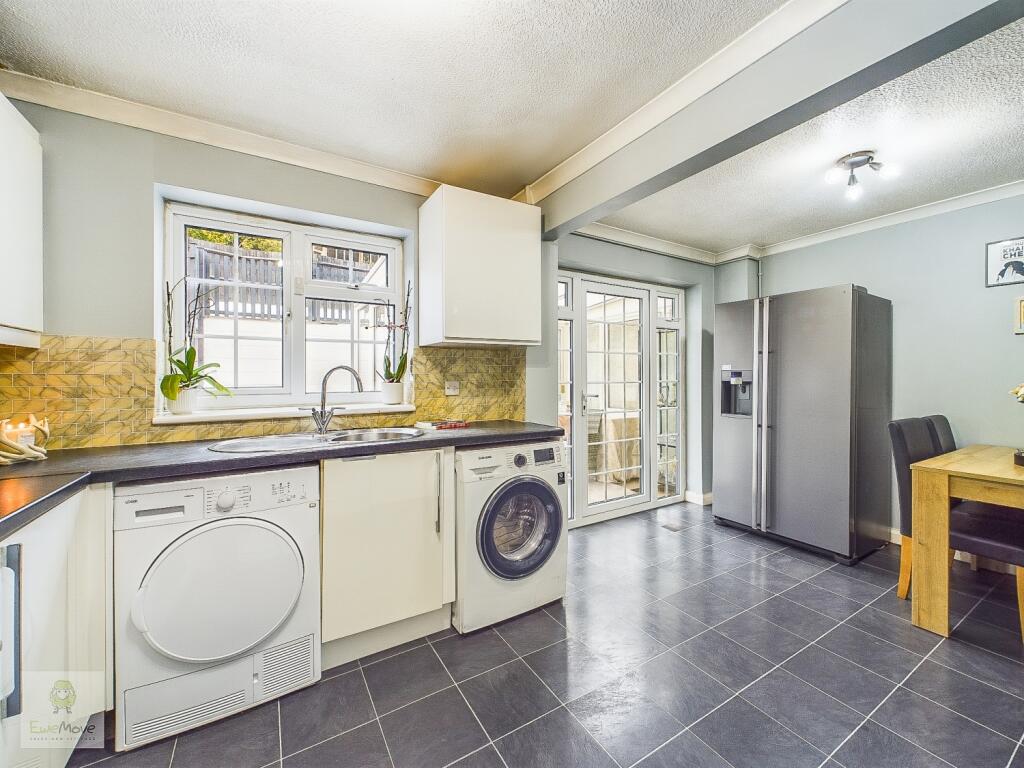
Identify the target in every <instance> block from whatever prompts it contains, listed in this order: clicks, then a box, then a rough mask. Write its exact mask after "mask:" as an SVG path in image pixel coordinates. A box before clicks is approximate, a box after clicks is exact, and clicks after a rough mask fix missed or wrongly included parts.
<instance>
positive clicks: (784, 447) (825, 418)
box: [712, 285, 892, 562]
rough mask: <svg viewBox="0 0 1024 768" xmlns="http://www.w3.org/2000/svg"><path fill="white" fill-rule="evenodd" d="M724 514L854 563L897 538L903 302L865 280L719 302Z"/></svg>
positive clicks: (716, 485)
mask: <svg viewBox="0 0 1024 768" xmlns="http://www.w3.org/2000/svg"><path fill="white" fill-rule="evenodd" d="M714 375H715V377H716V379H717V380H716V381H715V387H714V392H715V394H714V413H715V424H714V465H713V469H714V479H713V484H712V505H713V506H712V509H713V512H714V516H715V518H716V519H717V521H718V522H723V523H728V524H731V525H738V526H743V527H745V528H749V529H751V530H754V531H758V532H761V533H764V534H768V535H771V536H774V537H778V538H781V539H784V540H787V541H789V542H793V543H798V544H803V545H806V546H808V547H810V548H814V549H817V550H820V551H822V552H826V553H831V554H832V555H834V556H835V557H836V559H838V560H840V561H843V562H852V561H855V560H857V559H859V558H861V557H863V556H865V555H867V554H869V553H870V552H871V551H872V550H874V549H877V548H878V547H880V546H881V545H882V544H883V543H885V542H887V541H888V539H889V525H890V509H891V482H892V480H891V476H892V474H891V473H892V469H891V464H892V459H891V455H890V450H889V438H888V432H887V429H886V424H887V422H888V421H889V419H890V415H891V410H892V304H891V303H890V302H889V300H888V299H882V298H879V297H878V296H872V295H871V294H870V293H867V292H866V291H865V290H864V289H863V288H860V287H858V286H854V285H838V286H834V287H831V288H819V289H815V290H810V291H798V292H795V293H784V294H780V295H777V296H766V297H764V298H760V299H752V300H748V301H735V302H729V303H726V304H718V305H717V306H716V307H715V368H714Z"/></svg>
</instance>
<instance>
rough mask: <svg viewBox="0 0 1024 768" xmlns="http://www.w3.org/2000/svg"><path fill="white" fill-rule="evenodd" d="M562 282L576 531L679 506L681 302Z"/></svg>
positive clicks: (602, 284) (660, 294)
mask: <svg viewBox="0 0 1024 768" xmlns="http://www.w3.org/2000/svg"><path fill="white" fill-rule="evenodd" d="M558 280H559V285H558V305H559V320H558V368H559V401H558V413H559V423H560V425H561V426H562V427H563V428H564V429H565V430H566V435H567V443H568V445H569V449H570V456H571V463H572V494H571V496H572V501H571V507H572V508H571V510H570V516H571V519H572V521H573V523H574V524H575V525H579V524H582V523H586V522H595V521H597V520H603V519H607V518H610V517H617V516H619V515H623V514H629V513H630V512H635V511H638V510H639V509H642V508H647V507H650V506H654V505H656V504H660V503H669V502H674V501H677V500H679V498H681V496H682V493H683V487H682V482H681V479H682V476H683V474H682V473H683V467H682V457H681V454H680V452H679V446H680V445H681V440H680V436H681V434H682V411H681V408H680V405H679V403H680V400H679V398H680V395H681V392H682V385H681V382H682V366H681V360H682V356H681V351H682V337H683V333H682V325H681V319H680V317H681V309H682V293H681V292H680V291H678V290H675V289H662V288H659V287H657V286H648V285H643V284H639V283H633V282H626V281H620V280H614V279H608V278H601V277H596V276H590V275H584V274H579V273H569V272H563V273H559V278H558Z"/></svg>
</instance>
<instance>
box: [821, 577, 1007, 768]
mask: <svg viewBox="0 0 1024 768" xmlns="http://www.w3.org/2000/svg"><path fill="white" fill-rule="evenodd" d="M995 588H996V585H995V584H993V585H992V586H991V587H990V588H989V590H988V592H986V593H985V594H984V595H983V596H982V597H980V598H978V600H977V602H976V603H975V604H974V606H972V607H971V609H970V610H969V611H967V613H965V614H964V615H963V617H962V618H961V619H960V620H959V621H958V622H957V623H956V624H955V625H954V626H953V628H952V629H951V630H950V634H952V633H953V632H955V631H956V628H957V627H959V626H960V625H961V624H962V623H963V622H964V620H966V619H967V617H968V616H970V615H971V612H972V611H973V610H974V609H975V608H977V607H978V606H979V605H980V604H981V602H982V600H984V599H985V598H986V597H988V596H989V595H990V594H992V592H993V591H994V590H995ZM946 639H947V638H945V637H940V638H939V641H938V642H937V643H936V644H935V645H934V646H933V647H932V649H931V650H930V651H928V653H926V654H925V655H924V656H923V657H922V658H921V660H920V661H919V662H918V663H917V664H915V665H914V668H913V669H911V670H910V672H908V673H907V674H906V675H905V676H904V677H903V679H902V680H901V681H900V682H898V683H896V685H895V686H893V689H892V690H891V691H889V693H887V694H886V695H885V698H883V699H882V700H881V701H880V702H878V704H876V705H875V707H874V709H872V710H871V711H870V712H869V713H868V714H867V716H866V717H865V718H864V719H863V720H862V721H861V722H860V725H858V726H857V727H856V728H854V729H853V730H852V731H850V733H848V734H847V735H846V738H844V739H843V740H842V741H841V742H839V744H838V745H837V746H836V747H835V749H833V750H832V751H831V752H830V753H829V754H828V756H827V757H826V758H825V760H824V761H823V762H822V763H821V764H820V765H819V766H818V768H824V766H825V764H826V763H828V761H829V760H830V759H831V758H833V757H835V755H836V753H838V752H839V750H840V749H842V748H843V745H844V744H846V742H848V741H849V740H850V739H852V738H853V736H854V734H856V733H857V731H859V730H860V729H861V728H863V727H864V724H865V723H867V722H868V721H869V720H871V718H872V717H874V715H875V713H876V712H878V710H879V709H881V708H882V706H883V705H884V704H885V702H887V701H888V700H889V699H890V698H892V695H893V694H894V693H896V691H898V690H899V689H900V688H901V687H902V686H903V684H904V683H906V682H907V680H909V679H910V676H911V675H913V674H914V673H915V672H916V671H917V670H918V669H920V667H921V665H922V664H924V663H925V662H926V661H928V657H929V656H931V655H932V654H933V653H934V652H935V649H936V648H938V647H939V646H940V645H942V643H943V642H945V640H946ZM957 714H959V713H957ZM871 722H873V723H876V724H877V725H879V726H881V727H882V728H886V726H885V725H884V724H882V723H878V722H877V721H875V720H871ZM886 730H889V731H891V732H892V733H896V732H895V731H892V729H890V728H886ZM896 735H897V736H899V737H900V738H902V739H904V740H906V741H908V742H909V743H911V744H913V745H914V746H916V747H918V748H919V749H921V750H923V751H925V752H927V753H928V754H929V755H932V756H933V757H935V758H937V759H939V760H942V762H944V763H948V761H947V760H943V758H941V757H939V756H938V755H936V754H934V753H932V752H931V751H929V750H928V749H927V748H925V747H923V746H921V745H920V744H918V743H917V742H915V741H911V740H910V739H908V738H907V737H906V736H904V735H903V734H901V733H897V734H896Z"/></svg>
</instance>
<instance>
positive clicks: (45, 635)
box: [0, 492, 106, 768]
mask: <svg viewBox="0 0 1024 768" xmlns="http://www.w3.org/2000/svg"><path fill="white" fill-rule="evenodd" d="M92 500H93V499H91V498H90V495H89V493H88V492H82V493H79V494H77V495H76V496H73V497H72V498H70V499H68V500H66V501H64V502H63V503H61V504H60V505H59V506H57V507H55V508H54V509H52V510H50V511H49V512H46V513H45V514H44V515H42V516H41V517H39V518H38V519H36V520H34V521H32V522H31V523H29V524H28V525H26V526H25V527H24V528H22V529H21V530H19V531H16V532H15V533H14V534H12V535H11V536H9V537H8V538H6V539H4V540H3V541H0V547H4V548H8V549H7V551H11V550H10V549H9V548H10V547H11V545H20V547H19V549H18V559H19V561H20V567H19V569H18V571H19V574H20V579H19V581H20V589H19V596H20V612H21V621H20V664H19V667H20V672H21V680H20V689H21V706H22V712H21V714H17V715H14V716H11V717H7V718H4V719H3V720H2V721H0V756H2V758H3V759H2V760H0V764H2V765H5V766H9V767H10V768H20V766H40V767H41V768H42V767H43V766H45V767H46V768H57V767H58V766H64V765H65V763H66V762H67V759H68V757H69V755H70V753H71V750H72V749H73V747H74V744H73V743H71V742H68V741H66V740H62V743H61V744H54V745H49V746H42V747H40V745H29V744H25V743H24V741H23V739H22V723H23V721H24V720H25V718H29V717H33V718H37V717H40V710H39V707H38V706H36V704H35V703H38V702H39V700H40V697H41V698H42V701H43V702H44V703H45V702H47V700H48V699H49V691H50V688H49V687H50V686H52V685H53V684H54V683H56V681H57V680H69V681H72V684H73V686H74V688H75V694H76V699H75V701H74V703H73V705H72V708H71V712H70V715H71V717H70V718H69V722H70V723H72V724H73V725H75V726H78V727H81V726H84V724H85V723H86V721H87V720H88V719H89V717H90V715H93V714H95V713H98V712H102V711H103V710H104V709H105V698H106V697H105V693H106V690H105V688H106V686H105V677H106V668H105V663H106V647H105V642H106V632H105V629H106V627H105V616H106V590H105V584H106V579H105V546H106V535H105V519H106V518H105V514H104V510H103V508H102V505H99V504H95V503H90V502H91V501H92ZM4 602H6V601H4ZM2 609H3V615H2V619H0V620H2V621H3V623H4V624H5V625H6V624H7V623H8V622H9V620H10V617H11V612H10V606H9V605H6V604H5V605H3V606H2ZM34 702H35V703H34ZM41 714H42V716H43V718H45V716H46V715H48V714H49V710H46V711H44V712H42V713H41ZM46 724H48V725H49V724H50V723H49V722H48V723H46ZM97 754H100V753H99V752H97Z"/></svg>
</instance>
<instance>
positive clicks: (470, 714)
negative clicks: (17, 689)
mask: <svg viewBox="0 0 1024 768" xmlns="http://www.w3.org/2000/svg"><path fill="white" fill-rule="evenodd" d="M569 544H570V564H569V594H568V596H567V597H566V598H565V600H564V601H562V602H561V603H555V604H552V605H549V606H547V607H545V608H544V609H542V610H538V611H535V612H533V613H530V614H528V615H526V616H523V617H520V618H516V619H514V620H511V621H508V622H505V623H503V624H499V625H497V626H495V627H492V628H489V629H486V630H483V631H481V632H477V633H475V634H473V635H469V636H466V637H459V636H457V635H454V634H453V633H452V632H450V631H448V632H442V633H438V634H437V635H432V636H430V637H426V638H423V639H422V640H419V641H415V642H412V643H408V644H406V645H405V646H402V647H399V648H395V649H392V650H391V651H387V652H385V653H380V654H376V655H375V656H373V657H369V658H365V659H361V660H360V661H359V662H353V663H352V664H348V665H345V666H344V667H340V668H336V669H333V670H328V671H327V672H326V673H325V675H324V679H323V680H322V681H321V682H320V683H318V684H317V685H315V686H313V687H311V688H308V689H305V690H303V691H300V692H298V693H295V694H292V695H290V696H287V697H285V698H283V699H281V700H280V701H276V702H272V703H269V704H266V705H264V706H261V707H259V708H257V709H255V710H251V711H249V712H246V713H243V714H241V715H237V716H235V717H232V718H230V719H228V720H224V721H221V722H219V723H215V724H213V725H210V726H207V727H205V728H202V729H199V730H197V731H193V732H190V733H187V734H185V735H182V736H180V737H178V738H177V739H169V740H167V741H164V742H161V743H158V744H155V745H152V746H149V747H146V748H144V749H140V750H137V751H135V752H131V753H127V754H125V755H118V756H110V755H109V754H108V753H104V752H96V751H85V750H83V751H81V752H78V753H76V755H75V759H74V764H75V765H79V766H81V765H87V764H90V763H91V762H95V761H97V760H99V759H102V764H103V765H104V766H109V768H115V766H116V768H128V767H129V766H130V767H132V768H150V767H152V768H167V767H168V766H172V767H173V768H203V767H204V766H218V767H221V766H231V767H232V768H262V767H263V766H279V767H281V768H300V767H302V768H304V767H306V766H309V767H310V768H313V767H314V766H315V767H320V766H339V767H348V766H359V767H361V768H364V767H372V766H381V768H435V767H436V768H442V767H443V766H459V768H532V767H534V766H537V767H544V766H550V767H551V768H568V767H570V766H586V767H587V768H591V767H592V768H603V767H604V766H610V767H612V768H614V767H615V766H620V767H621V768H626V766H640V767H641V768H670V767H677V768H682V767H683V766H686V767H687V768H696V767H707V768H729V766H734V767H735V768H747V767H748V766H750V767H751V768H755V767H756V768H768V767H772V766H778V767H779V768H799V767H800V766H830V767H831V768H835V767H838V766H845V768H860V767H861V766H868V767H869V768H884V767H885V766H900V767H901V768H903V767H904V766H949V765H953V766H961V767H963V768H968V767H969V768H987V767H988V766H993V767H997V766H998V768H1003V767H1004V766H1007V767H1009V768H1024V747H1022V746H1021V740H1022V738H1024V646H1022V644H1021V637H1020V629H1019V622H1018V619H1017V612H1016V601H1015V596H1014V585H1013V582H1012V580H1011V579H1010V578H1009V577H1007V576H1001V575H997V574H993V573H991V572H985V571H981V572H977V573H973V572H971V571H970V569H969V568H967V567H966V566H965V565H964V564H962V563H957V564H956V566H955V567H954V574H953V586H954V588H955V590H956V591H955V592H954V593H953V595H952V601H951V602H952V614H953V622H954V623H955V624H956V629H955V631H954V633H953V637H952V638H951V639H949V640H940V638H938V637H937V636H935V635H932V634H929V633H927V632H924V631H923V630H919V629H916V628H915V627H913V626H912V625H911V623H910V620H909V618H910V604H909V603H908V602H905V601H902V600H899V599H897V598H896V595H895V590H894V586H895V584H896V570H897V567H898V563H899V549H898V548H896V547H888V548H886V549H885V550H882V551H880V552H878V553H876V554H874V555H872V556H871V557H869V558H868V559H867V560H866V561H865V562H864V563H862V564H860V565H858V566H856V567H854V568H847V567H844V566H842V565H836V564H834V563H833V562H832V561H830V560H827V559H824V558H820V557H817V556H815V555H811V554H808V553H806V552H803V551H800V550H796V549H792V548H788V547H784V546H781V545H779V544H777V543H775V542H772V541H768V540H765V539H762V538H758V537H755V536H753V535H750V534H745V533H742V532H740V531H737V530H734V529H731V528H725V527H721V526H717V525H715V524H713V522H712V520H711V517H710V508H701V507H697V506H692V505H689V504H681V505H676V506H673V507H669V508H665V509H662V510H658V511H655V512H649V513H641V514H637V515H633V516H630V517H627V518H621V519H619V520H615V521H610V522H606V523H601V524H599V525H594V526H590V527H587V528H583V529H579V530H576V531H573V532H572V533H571V534H570V540H569Z"/></svg>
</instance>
